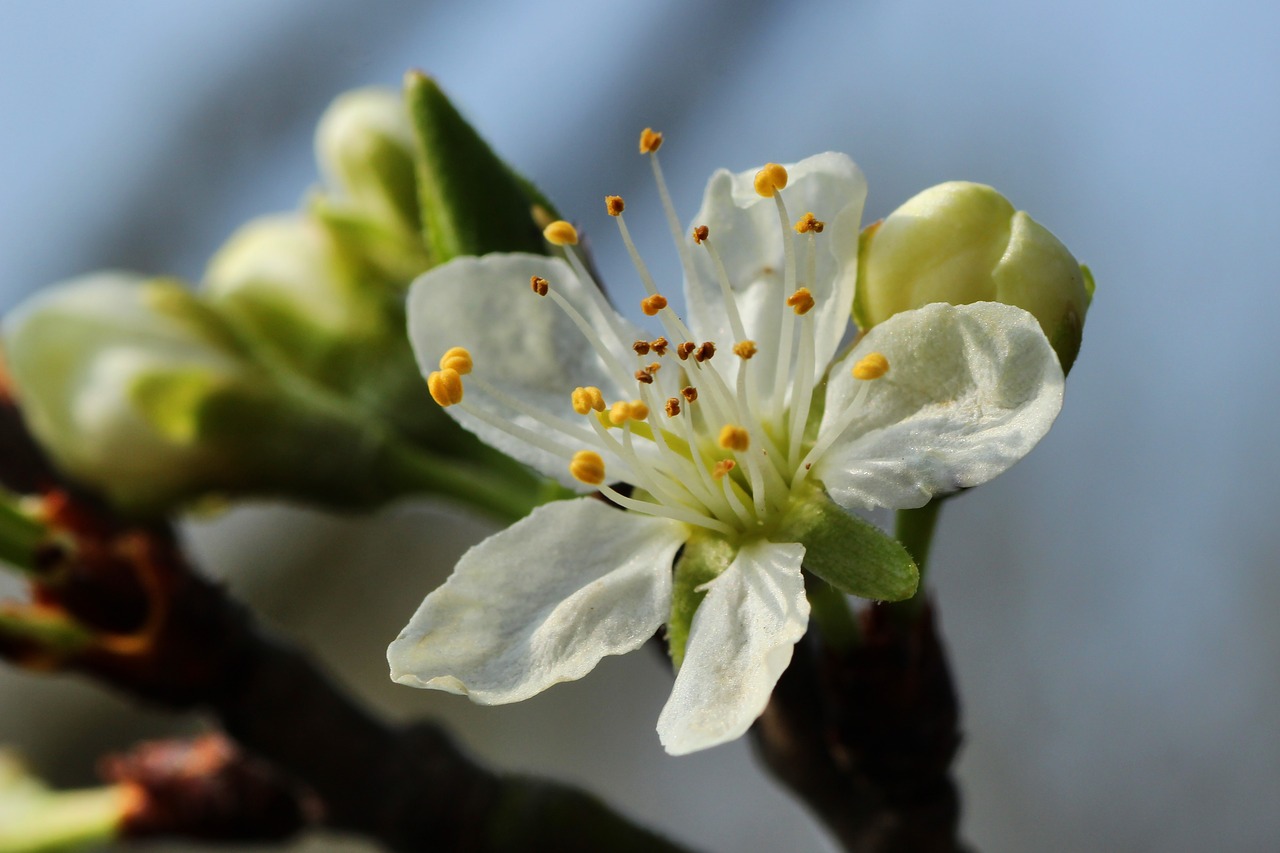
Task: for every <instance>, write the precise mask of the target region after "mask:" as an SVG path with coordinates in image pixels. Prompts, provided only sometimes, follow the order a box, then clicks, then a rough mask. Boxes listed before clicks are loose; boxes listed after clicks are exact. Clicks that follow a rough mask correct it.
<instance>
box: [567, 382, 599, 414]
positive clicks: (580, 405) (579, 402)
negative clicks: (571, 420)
mask: <svg viewBox="0 0 1280 853" xmlns="http://www.w3.org/2000/svg"><path fill="white" fill-rule="evenodd" d="M572 400H573V410H574V411H575V412H577V413H578V414H580V415H585V414H586V413H587V412H590V411H592V410H593V409H594V410H595V411H597V412H603V411H604V395H603V394H601V393H600V389H599V388H597V387H595V386H594V385H588V386H587V387H585V388H583V387H581V386H579V387H577V388H574V389H573V395H572Z"/></svg>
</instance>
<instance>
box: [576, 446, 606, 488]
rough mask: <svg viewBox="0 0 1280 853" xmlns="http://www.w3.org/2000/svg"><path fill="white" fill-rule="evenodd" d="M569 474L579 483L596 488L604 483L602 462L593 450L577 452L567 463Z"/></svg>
mask: <svg viewBox="0 0 1280 853" xmlns="http://www.w3.org/2000/svg"><path fill="white" fill-rule="evenodd" d="M569 473H570V474H572V475H573V478H574V479H575V480H578V481H579V482H582V483H586V484H587V485H588V486H598V485H600V484H601V483H603V482H604V460H603V459H601V458H600V454H599V453H596V452H595V451H594V450H579V451H578V452H577V453H575V454H573V459H571V460H570V461H569Z"/></svg>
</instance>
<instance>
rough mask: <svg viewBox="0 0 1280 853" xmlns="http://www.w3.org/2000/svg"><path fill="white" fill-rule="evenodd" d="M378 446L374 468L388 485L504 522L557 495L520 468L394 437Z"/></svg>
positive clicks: (531, 509)
mask: <svg viewBox="0 0 1280 853" xmlns="http://www.w3.org/2000/svg"><path fill="white" fill-rule="evenodd" d="M383 447H384V452H383V453H382V454H381V455H380V458H379V465H380V466H381V468H382V470H381V472H380V473H381V475H382V476H383V477H385V479H386V482H387V485H388V486H389V487H390V488H391V489H392V490H393V491H395V492H398V493H402V494H405V495H410V494H415V493H421V492H430V493H434V494H442V495H448V496H450V497H453V498H456V499H458V500H460V501H462V502H464V503H466V504H467V505H468V506H471V507H473V508H475V509H478V510H481V511H482V512H484V513H486V514H487V515H490V516H492V517H494V518H497V519H499V520H502V521H508V522H512V521H518V520H519V519H521V518H524V517H525V516H526V515H528V514H529V513H530V512H532V511H533V509H534V507H537V506H538V505H539V504H542V503H545V502H546V501H547V500H549V499H551V498H553V497H558V496H559V495H558V493H552V492H550V491H549V490H548V489H547V487H546V486H545V484H544V483H543V482H541V481H540V480H539V478H537V477H535V476H534V475H532V474H530V473H528V472H525V471H495V470H493V469H492V468H489V467H487V466H485V467H482V466H480V465H476V464H472V463H468V462H464V461H460V460H458V459H454V458H451V457H448V456H443V455H441V454H436V453H430V452H428V451H425V450H421V449H419V448H416V447H413V446H411V445H408V444H406V443H403V442H399V441H387V442H386V443H385V444H384V446H383Z"/></svg>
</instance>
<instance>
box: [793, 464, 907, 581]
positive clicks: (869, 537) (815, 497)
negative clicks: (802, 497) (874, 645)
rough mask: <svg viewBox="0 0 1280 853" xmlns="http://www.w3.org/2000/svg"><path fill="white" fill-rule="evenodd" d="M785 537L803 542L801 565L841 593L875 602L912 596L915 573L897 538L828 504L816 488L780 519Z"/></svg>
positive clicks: (824, 496) (827, 499)
mask: <svg viewBox="0 0 1280 853" xmlns="http://www.w3.org/2000/svg"><path fill="white" fill-rule="evenodd" d="M783 529H784V530H785V531H786V535H785V538H788V539H791V538H794V539H795V540H796V541H798V542H800V543H801V544H802V545H804V548H805V554H804V567H805V569H807V570H808V571H810V572H812V573H813V574H815V575H817V576H818V577H820V578H822V579H823V580H824V581H826V582H827V583H829V584H831V585H832V586H834V587H835V588H836V589H838V590H840V591H841V592H844V593H848V594H849V595H857V596H861V597H863V598H872V599H876V600H878V601H901V600H903V599H906V598H910V597H911V596H912V595H913V594H915V591H916V586H917V585H918V584H919V582H920V572H919V570H918V569H917V568H916V564H915V561H914V560H912V559H911V555H910V554H908V553H907V549H906V548H903V547H902V545H900V544H899V543H898V542H897V540H895V539H894V538H893V537H891V536H889V535H888V534H887V533H885V532H884V531H882V530H881V529H880V528H878V527H876V526H875V525H874V524H870V523H869V522H866V521H863V520H862V519H861V518H858V517H857V516H854V515H850V514H849V513H847V512H845V511H844V510H843V509H841V508H840V507H838V506H836V505H835V504H834V503H832V502H831V499H830V498H828V497H827V496H826V495H825V494H823V493H822V492H821V491H820V490H816V489H815V490H814V491H813V493H812V496H811V498H810V499H809V500H806V501H801V502H798V503H797V505H796V508H795V509H793V510H792V511H791V512H790V513H789V514H788V515H787V517H786V519H784V520H783Z"/></svg>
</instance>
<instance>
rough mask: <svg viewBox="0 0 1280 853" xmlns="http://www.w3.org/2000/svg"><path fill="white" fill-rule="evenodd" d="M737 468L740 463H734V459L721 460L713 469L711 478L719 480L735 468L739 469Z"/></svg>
mask: <svg viewBox="0 0 1280 853" xmlns="http://www.w3.org/2000/svg"><path fill="white" fill-rule="evenodd" d="M737 467H738V463H737V462H734V461H733V460H732V459H721V460H720V461H719V462H717V463H716V464H715V466H714V467H713V468H712V469H711V476H712V477H715V478H716V479H717V480H719V479H720V478H721V477H723V476H724V475H725V474H728V473H729V472H730V471H732V470H733V469H734V468H737Z"/></svg>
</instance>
